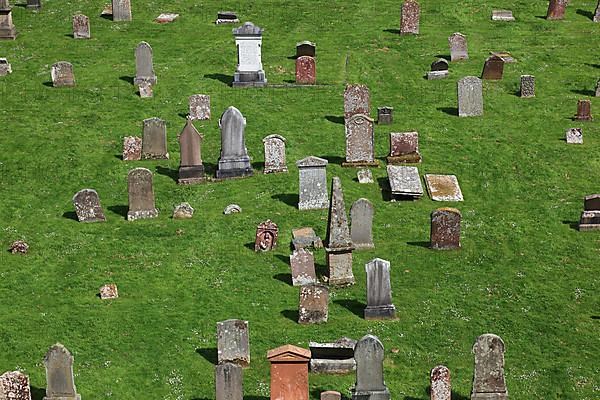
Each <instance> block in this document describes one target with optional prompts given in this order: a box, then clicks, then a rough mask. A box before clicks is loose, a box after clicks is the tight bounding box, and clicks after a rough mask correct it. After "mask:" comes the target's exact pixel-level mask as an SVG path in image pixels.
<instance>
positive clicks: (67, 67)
mask: <svg viewBox="0 0 600 400" xmlns="http://www.w3.org/2000/svg"><path fill="white" fill-rule="evenodd" d="M50 75H51V76H52V85H53V86H54V87H72V86H75V76H74V75H73V64H71V63H69V62H66V61H59V62H57V63H56V64H54V65H52V70H51V72H50Z"/></svg>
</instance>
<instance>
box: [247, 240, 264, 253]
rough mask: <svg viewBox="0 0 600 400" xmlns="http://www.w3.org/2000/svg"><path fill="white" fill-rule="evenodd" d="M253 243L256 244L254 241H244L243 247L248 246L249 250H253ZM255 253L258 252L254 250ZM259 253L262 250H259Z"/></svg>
mask: <svg viewBox="0 0 600 400" xmlns="http://www.w3.org/2000/svg"><path fill="white" fill-rule="evenodd" d="M255 244H256V243H254V242H248V243H246V244H245V245H244V247H246V248H248V249H250V250H252V251H254V245H255ZM256 253H258V252H256ZM261 253H262V252H261Z"/></svg>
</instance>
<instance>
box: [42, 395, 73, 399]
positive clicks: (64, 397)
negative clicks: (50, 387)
mask: <svg viewBox="0 0 600 400" xmlns="http://www.w3.org/2000/svg"><path fill="white" fill-rule="evenodd" d="M43 400H81V395H79V394H78V395H76V396H60V397H54V396H53V397H44V398H43Z"/></svg>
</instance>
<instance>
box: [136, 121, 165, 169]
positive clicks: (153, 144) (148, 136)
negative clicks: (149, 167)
mask: <svg viewBox="0 0 600 400" xmlns="http://www.w3.org/2000/svg"><path fill="white" fill-rule="evenodd" d="M142 158H143V159H144V160H167V159H169V153H168V151H167V123H166V122H165V121H164V120H162V119H160V118H156V117H154V118H147V119H145V120H144V124H143V129H142Z"/></svg>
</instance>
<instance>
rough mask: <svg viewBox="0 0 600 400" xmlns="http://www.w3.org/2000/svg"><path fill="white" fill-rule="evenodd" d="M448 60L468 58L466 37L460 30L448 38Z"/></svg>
mask: <svg viewBox="0 0 600 400" xmlns="http://www.w3.org/2000/svg"><path fill="white" fill-rule="evenodd" d="M448 46H449V47H450V61H460V60H468V59H469V52H468V49H467V37H466V36H465V35H463V34H462V33H460V32H454V33H453V34H452V35H450V37H449V38H448Z"/></svg>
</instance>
